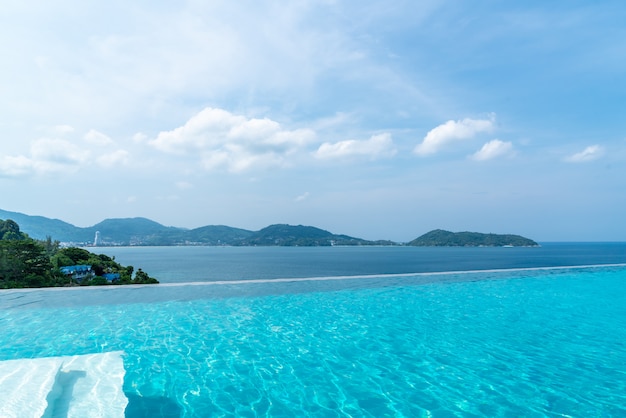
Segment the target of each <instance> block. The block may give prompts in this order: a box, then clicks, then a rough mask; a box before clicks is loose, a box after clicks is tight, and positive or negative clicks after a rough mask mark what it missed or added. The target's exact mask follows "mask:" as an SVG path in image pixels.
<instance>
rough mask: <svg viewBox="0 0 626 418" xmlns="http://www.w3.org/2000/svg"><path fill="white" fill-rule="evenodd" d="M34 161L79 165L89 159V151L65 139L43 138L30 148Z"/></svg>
mask: <svg viewBox="0 0 626 418" xmlns="http://www.w3.org/2000/svg"><path fill="white" fill-rule="evenodd" d="M30 152H31V156H32V158H33V160H35V161H37V162H40V163H51V164H62V165H78V164H81V163H83V162H85V161H86V160H87V158H89V151H87V150H84V149H81V148H79V147H78V146H76V145H75V144H73V143H72V142H70V141H66V140H64V139H49V138H41V139H38V140H36V141H34V142H33V143H32V145H31V147H30Z"/></svg>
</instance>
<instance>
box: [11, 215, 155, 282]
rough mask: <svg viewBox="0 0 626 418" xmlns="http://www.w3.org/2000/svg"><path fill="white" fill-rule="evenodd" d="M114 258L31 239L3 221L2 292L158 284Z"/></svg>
mask: <svg viewBox="0 0 626 418" xmlns="http://www.w3.org/2000/svg"><path fill="white" fill-rule="evenodd" d="M133 272H134V268H133V266H127V267H125V266H122V265H121V264H119V263H117V262H116V261H115V259H114V258H112V257H109V256H107V255H104V254H99V255H98V254H93V253H91V252H89V251H87V250H84V249H82V248H77V247H67V248H61V246H60V243H59V241H53V240H52V238H51V237H47V239H46V240H45V241H38V240H35V239H32V238H30V237H29V236H28V234H25V233H24V232H21V231H20V227H19V225H18V224H17V223H16V222H14V221H12V220H10V219H7V220H6V221H3V220H0V289H11V288H28V287H60V286H94V285H98V286H100V285H123V284H152V283H158V280H156V279H155V278H153V277H150V276H149V275H148V274H147V273H146V272H144V271H143V270H141V269H138V270H137V271H136V272H134V275H133Z"/></svg>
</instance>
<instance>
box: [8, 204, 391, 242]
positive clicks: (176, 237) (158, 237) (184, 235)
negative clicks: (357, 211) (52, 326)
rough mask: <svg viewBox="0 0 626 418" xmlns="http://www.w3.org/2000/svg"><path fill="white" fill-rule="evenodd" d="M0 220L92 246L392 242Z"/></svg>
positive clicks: (309, 232) (276, 230)
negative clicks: (96, 243) (14, 222)
mask: <svg viewBox="0 0 626 418" xmlns="http://www.w3.org/2000/svg"><path fill="white" fill-rule="evenodd" d="M0 219H14V220H16V221H17V222H19V224H20V225H21V226H22V230H23V231H25V232H27V233H28V234H29V235H30V236H31V237H33V238H36V239H42V240H43V239H46V237H49V236H51V237H53V238H54V239H56V240H59V241H61V242H64V243H71V244H72V245H79V246H86V245H93V244H94V242H95V240H96V232H98V245H102V246H111V245H233V246H240V245H251V246H254V245H263V246H267V245H271V246H325V245H393V244H394V243H392V242H391V241H367V240H364V239H360V238H354V237H350V236H347V235H336V234H333V233H331V232H328V231H325V230H323V229H319V228H315V227H312V226H302V225H297V226H292V225H270V226H268V227H266V228H263V229H261V230H260V231H248V230H245V229H241V228H233V227H230V226H224V225H208V226H203V227H200V228H195V229H185V228H176V227H167V226H163V225H161V224H160V223H158V222H154V221H151V220H150V219H146V218H124V219H106V220H104V221H102V222H100V223H98V224H96V225H93V226H90V227H86V228H80V227H76V226H74V225H71V224H69V223H66V222H63V221H59V220H57V219H49V218H44V217H42V216H28V215H24V214H21V213H16V212H7V211H3V210H0Z"/></svg>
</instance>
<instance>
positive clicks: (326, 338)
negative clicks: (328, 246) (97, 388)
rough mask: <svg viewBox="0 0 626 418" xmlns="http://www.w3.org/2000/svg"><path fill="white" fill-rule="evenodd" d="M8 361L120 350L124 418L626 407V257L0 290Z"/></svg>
mask: <svg viewBox="0 0 626 418" xmlns="http://www.w3.org/2000/svg"><path fill="white" fill-rule="evenodd" d="M0 307H2V308H3V309H2V310H1V311H0V321H1V324H2V332H1V333H0V347H1V349H0V360H7V359H19V358H35V357H47V356H68V355H79V354H90V353H102V352H109V351H123V352H124V353H125V355H124V367H125V369H126V375H125V378H124V387H123V389H124V392H125V394H126V396H127V397H128V399H129V404H128V408H127V410H126V416H127V417H144V416H145V417H158V416H163V417H178V416H182V417H211V416H249V417H256V416H285V417H291V416H319V417H334V416H337V417H348V416H353V417H360V416H368V417H381V416H406V417H416V416H435V417H451V416H462V417H468V416H469V417H471V416H476V417H478V416H490V417H491V416H531V417H532V416H536V417H542V416H585V417H590V416H591V417H593V416H598V417H605V416H624V415H626V268H624V267H604V268H582V269H556V270H520V271H513V272H489V273H468V274H450V275H446V274H440V275H433V276H431V275H415V276H411V275H407V276H397V277H384V276H381V277H368V278H347V279H343V280H306V281H300V282H287V281H285V282H272V281H269V282H267V283H265V282H257V283H230V284H206V283H205V284H201V285H175V286H157V287H136V288H127V289H120V288H115V289H113V288H106V289H78V290H47V291H43V290H37V291H4V292H1V293H0Z"/></svg>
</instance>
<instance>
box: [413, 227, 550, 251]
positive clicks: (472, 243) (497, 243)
mask: <svg viewBox="0 0 626 418" xmlns="http://www.w3.org/2000/svg"><path fill="white" fill-rule="evenodd" d="M407 245H411V246H420V247H510V246H512V247H537V246H539V244H537V243H536V242H535V241H533V240H531V239H528V238H524V237H522V236H520V235H510V234H504V235H501V234H483V233H480V232H450V231H444V230H443V229H435V230H433V231H430V232H427V233H426V234H424V235H422V236H420V237H418V238H416V239H414V240H413V241H411V242H409V243H408V244H407Z"/></svg>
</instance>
